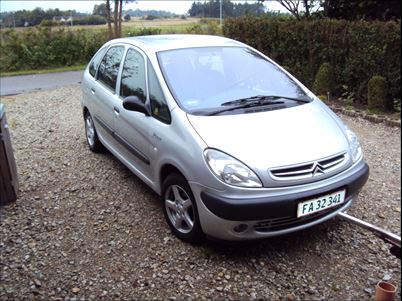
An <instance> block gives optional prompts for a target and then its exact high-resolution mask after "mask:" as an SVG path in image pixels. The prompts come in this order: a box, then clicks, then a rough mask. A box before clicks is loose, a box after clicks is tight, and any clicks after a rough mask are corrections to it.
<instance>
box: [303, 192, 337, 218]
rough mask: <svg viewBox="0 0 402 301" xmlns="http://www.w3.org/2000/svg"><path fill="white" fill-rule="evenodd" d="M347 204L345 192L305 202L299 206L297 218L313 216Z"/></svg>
mask: <svg viewBox="0 0 402 301" xmlns="http://www.w3.org/2000/svg"><path fill="white" fill-rule="evenodd" d="M343 202H345V190H342V191H337V192H334V193H331V194H327V195H324V196H321V197H319V198H316V199H312V200H308V201H304V202H301V203H299V204H298V206H297V217H302V216H306V215H309V214H313V213H316V212H319V211H322V210H325V209H327V208H331V207H334V206H336V205H339V204H342V203H343Z"/></svg>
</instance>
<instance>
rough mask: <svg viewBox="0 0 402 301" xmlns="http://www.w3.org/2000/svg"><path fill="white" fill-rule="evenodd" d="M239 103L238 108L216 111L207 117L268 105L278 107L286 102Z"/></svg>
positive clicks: (254, 101)
mask: <svg viewBox="0 0 402 301" xmlns="http://www.w3.org/2000/svg"><path fill="white" fill-rule="evenodd" d="M238 103H240V104H239V105H237V106H232V107H228V108H224V109H220V110H216V111H213V112H209V113H207V115H208V116H212V115H218V114H220V113H223V112H228V111H234V110H238V109H246V108H251V107H258V106H266V105H276V104H282V103H284V102H283V101H266V100H265V101H264V100H247V101H243V102H238ZM232 104H236V103H235V102H233V103H232ZM222 105H223V106H226V105H224V104H222Z"/></svg>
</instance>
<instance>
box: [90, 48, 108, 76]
mask: <svg viewBox="0 0 402 301" xmlns="http://www.w3.org/2000/svg"><path fill="white" fill-rule="evenodd" d="M105 51H106V47H105V48H103V49H101V50H100V51H99V52H98V53H97V54H96V55H95V57H94V58H93V59H92V61H91V63H90V64H89V74H91V75H92V76H93V77H95V74H96V70H97V69H98V67H99V63H100V61H101V59H102V57H103V55H104V54H105Z"/></svg>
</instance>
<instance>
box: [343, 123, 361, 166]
mask: <svg viewBox="0 0 402 301" xmlns="http://www.w3.org/2000/svg"><path fill="white" fill-rule="evenodd" d="M346 136H347V137H348V141H349V147H350V152H351V154H352V160H353V163H354V162H356V161H357V160H359V159H360V157H361V156H362V153H363V152H362V148H361V146H360V143H359V140H358V139H357V136H356V134H355V133H353V132H352V131H351V130H350V129H349V128H348V127H346Z"/></svg>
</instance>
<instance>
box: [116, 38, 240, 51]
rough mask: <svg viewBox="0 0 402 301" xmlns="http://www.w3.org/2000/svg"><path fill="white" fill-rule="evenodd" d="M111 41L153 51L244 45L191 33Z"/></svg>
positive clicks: (225, 39) (226, 39)
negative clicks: (144, 47) (141, 46)
mask: <svg viewBox="0 0 402 301" xmlns="http://www.w3.org/2000/svg"><path fill="white" fill-rule="evenodd" d="M111 42H112V41H111ZM113 42H120V43H121V42H123V43H129V44H133V45H136V46H140V44H142V45H143V46H146V47H147V48H148V49H149V50H151V51H154V52H159V51H164V50H171V49H180V48H192V47H213V46H215V47H223V46H232V47H233V46H237V47H239V46H245V45H244V44H243V43H240V42H237V41H235V40H231V39H228V38H225V37H220V36H211V35H192V34H166V35H150V36H136V37H129V38H122V39H117V40H113Z"/></svg>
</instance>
